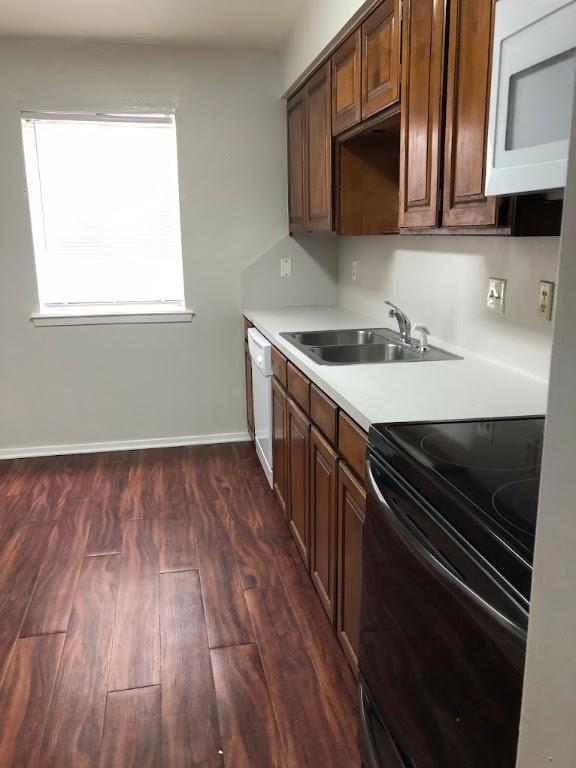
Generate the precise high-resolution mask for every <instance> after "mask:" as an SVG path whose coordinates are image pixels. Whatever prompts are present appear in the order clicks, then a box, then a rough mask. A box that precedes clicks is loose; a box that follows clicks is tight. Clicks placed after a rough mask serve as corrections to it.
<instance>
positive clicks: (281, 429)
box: [272, 378, 288, 518]
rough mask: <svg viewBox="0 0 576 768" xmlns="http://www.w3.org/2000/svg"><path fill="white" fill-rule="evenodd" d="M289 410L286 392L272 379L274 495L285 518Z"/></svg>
mask: <svg viewBox="0 0 576 768" xmlns="http://www.w3.org/2000/svg"><path fill="white" fill-rule="evenodd" d="M287 410H288V400H287V397H286V392H285V390H284V389H283V387H282V386H281V385H280V384H279V383H278V381H277V379H276V378H273V379H272V467H273V482H272V484H273V487H274V494H275V496H276V499H277V501H278V504H279V505H280V509H281V510H282V514H283V515H284V517H285V518H287V517H288V504H287V496H288V488H287V469H288V468H287V462H288V450H287V432H286V430H287V418H288V416H287Z"/></svg>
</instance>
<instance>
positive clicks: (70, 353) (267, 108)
mask: <svg viewBox="0 0 576 768" xmlns="http://www.w3.org/2000/svg"><path fill="white" fill-rule="evenodd" d="M280 82H281V74H280V62H279V58H278V57H277V56H275V55H273V54H272V53H267V52H242V51H226V50H223V49H214V50H212V51H211V50H209V49H187V48H183V47H180V48H178V47H174V48H170V47H158V46H152V45H144V46H139V45H127V44H126V45H120V44H98V43H66V42H50V43H41V42H32V41H23V40H8V39H0V275H1V278H0V369H1V372H0V455H2V449H4V455H5V454H6V453H7V452H8V451H11V450H14V449H16V450H17V449H20V448H27V447H31V446H32V447H34V446H45V445H61V444H77V443H81V444H83V443H94V442H102V441H103V442H107V441H115V440H118V441H131V440H138V439H148V438H164V437H169V438H174V437H178V436H195V435H208V434H214V433H216V434H220V433H241V432H244V429H245V426H244V400H243V399H244V393H243V391H242V381H243V373H242V364H243V357H242V330H241V321H240V313H241V303H242V286H241V276H242V272H243V270H244V269H246V268H247V267H248V266H249V265H250V264H251V263H252V262H253V261H255V260H257V259H258V257H260V255H261V254H264V253H267V252H269V251H270V249H272V248H273V247H274V246H275V245H276V244H277V243H278V242H279V241H281V240H283V239H284V238H285V236H286V233H287V224H286V170H285V164H286V159H285V133H284V131H285V116H284V106H283V104H282V103H281V102H280V101H279V100H278V92H279V90H280ZM165 105H176V108H177V127H178V152H179V161H180V192H181V206H182V239H183V252H184V273H185V288H186V298H187V303H188V305H189V306H190V307H191V308H192V309H194V310H195V311H196V313H197V315H196V319H195V320H194V322H193V323H191V324H182V325H179V324H178V325H122V326H81V327H58V328H34V327H33V326H32V324H31V323H30V322H29V316H30V313H31V312H32V311H33V310H34V309H35V305H36V300H37V299H36V280H35V271H34V257H33V250H32V239H31V233H30V224H29V217H28V208H27V197H26V188H25V175H24V164H23V156H22V146H21V137H20V123H19V115H20V111H21V110H26V109H32V110H42V109H48V110H74V109H76V110H91V109H100V110H101V109H122V108H131V107H137V106H143V107H148V106H154V107H159V106H160V107H161V106H165ZM287 247H288V249H290V243H289V244H288V246H287ZM297 256H298V258H300V262H299V263H300V269H302V270H305V269H306V268H307V264H308V262H307V260H306V259H305V258H303V257H302V254H301V253H300V251H299V250H297ZM310 265H311V268H312V272H313V274H314V275H315V279H316V280H319V279H321V278H322V276H323V274H324V273H322V274H318V270H317V269H316V267H315V262H314V261H313V260H311V261H310ZM278 280H279V266H278ZM326 281H327V284H326V286H327V287H326V291H327V292H328V294H329V295H332V296H333V293H334V276H333V274H332V275H326ZM319 292H320V293H321V292H322V291H321V289H319ZM330 292H331V293H330Z"/></svg>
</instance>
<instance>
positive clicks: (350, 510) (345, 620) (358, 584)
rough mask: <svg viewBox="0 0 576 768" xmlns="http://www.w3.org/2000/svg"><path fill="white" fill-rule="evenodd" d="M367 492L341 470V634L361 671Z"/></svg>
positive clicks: (342, 466)
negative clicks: (361, 601) (363, 551)
mask: <svg viewBox="0 0 576 768" xmlns="http://www.w3.org/2000/svg"><path fill="white" fill-rule="evenodd" d="M365 512H366V491H365V490H364V488H363V486H362V485H360V482H359V481H358V480H357V479H356V477H355V476H354V475H353V474H352V472H351V471H350V469H348V467H347V466H346V464H344V463H343V462H340V464H339V467H338V606H337V624H336V626H337V632H338V639H339V640H340V644H341V645H342V648H343V649H344V652H345V654H346V656H347V657H348V661H349V662H350V666H351V667H352V669H353V670H354V671H355V672H357V669H358V645H359V636H360V600H361V597H362V542H363V537H364V518H365Z"/></svg>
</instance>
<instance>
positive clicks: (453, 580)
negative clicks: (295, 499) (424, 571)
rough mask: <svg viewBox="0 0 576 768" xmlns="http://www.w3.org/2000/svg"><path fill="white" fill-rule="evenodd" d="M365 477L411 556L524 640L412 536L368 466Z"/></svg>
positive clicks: (511, 624) (519, 629)
mask: <svg viewBox="0 0 576 768" xmlns="http://www.w3.org/2000/svg"><path fill="white" fill-rule="evenodd" d="M366 475H367V482H368V485H369V487H370V490H371V491H372V492H373V494H374V495H375V496H376V499H377V501H378V504H379V506H380V508H381V510H382V512H383V514H384V516H385V517H386V519H387V521H388V523H389V524H390V525H391V526H392V528H393V529H394V530H395V531H396V533H397V535H398V536H399V537H400V538H401V539H402V541H403V542H404V543H405V544H406V546H407V547H408V548H409V549H410V550H411V552H412V554H413V555H414V556H415V557H417V558H418V559H419V560H420V561H421V562H424V563H425V564H427V565H428V566H432V568H434V570H435V571H436V573H437V574H438V576H439V577H440V578H441V579H443V580H444V581H447V582H449V583H450V584H451V585H452V586H454V587H456V589H457V590H458V591H459V592H460V593H461V594H462V595H463V596H464V597H466V598H468V599H469V600H472V602H474V603H476V605H478V606H479V607H480V608H481V609H482V610H484V611H485V612H486V613H488V614H489V615H490V616H492V618H493V619H494V620H495V621H496V622H497V623H498V624H499V625H500V626H501V627H503V628H504V629H505V630H507V631H508V632H511V633H512V634H514V635H515V636H516V637H518V638H520V639H522V640H525V639H526V630H525V629H524V628H522V627H521V626H519V625H518V624H516V623H515V622H514V621H512V620H511V619H509V618H508V617H507V616H504V614H502V613H500V611H498V610H497V609H496V608H494V606H492V605H490V603H488V602H486V600H484V598H482V597H480V595H478V594H477V593H476V592H474V590H473V589H470V587H469V586H468V585H467V584H465V583H464V582H463V581H462V579H460V578H458V576H457V575H456V574H455V573H453V572H452V571H451V570H449V569H448V568H447V567H446V566H445V565H444V563H443V562H442V561H441V560H440V559H439V558H438V557H437V555H436V554H435V552H434V550H433V548H432V547H426V546H425V545H424V544H422V542H420V541H419V540H418V539H417V538H416V537H415V536H414V534H413V533H412V532H411V531H410V529H409V528H408V527H407V526H406V525H405V524H404V523H403V522H402V520H401V518H400V517H399V516H398V515H397V514H396V513H395V512H394V510H393V509H392V507H391V506H390V504H389V503H388V502H387V501H386V499H385V498H384V496H383V495H382V492H381V491H380V488H378V485H377V484H376V481H375V480H374V475H373V474H372V470H371V468H370V466H369V465H368V468H367V473H366Z"/></svg>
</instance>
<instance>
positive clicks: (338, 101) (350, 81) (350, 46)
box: [332, 29, 362, 136]
mask: <svg viewBox="0 0 576 768" xmlns="http://www.w3.org/2000/svg"><path fill="white" fill-rule="evenodd" d="M360 48H361V32H360V30H359V29H358V30H356V32H354V34H352V35H350V37H349V38H348V40H346V41H345V42H344V43H342V45H341V46H340V47H339V48H338V50H337V51H336V53H335V54H334V55H333V56H332V133H333V134H334V136H335V135H336V134H337V133H341V132H342V131H344V130H346V128H351V127H352V126H353V125H356V123H359V122H360V119H361V117H362V107H361V103H360V102H361V96H360V89H361V76H360Z"/></svg>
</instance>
